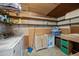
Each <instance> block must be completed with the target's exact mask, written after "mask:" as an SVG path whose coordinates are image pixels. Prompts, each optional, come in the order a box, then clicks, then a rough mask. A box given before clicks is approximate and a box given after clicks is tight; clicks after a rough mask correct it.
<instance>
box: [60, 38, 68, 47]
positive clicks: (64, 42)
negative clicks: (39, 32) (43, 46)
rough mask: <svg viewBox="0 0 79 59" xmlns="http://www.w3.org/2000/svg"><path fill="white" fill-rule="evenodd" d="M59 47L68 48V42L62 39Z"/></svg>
mask: <svg viewBox="0 0 79 59" xmlns="http://www.w3.org/2000/svg"><path fill="white" fill-rule="evenodd" d="M61 45H63V46H65V47H68V46H69V41H67V40H64V39H62V40H61Z"/></svg>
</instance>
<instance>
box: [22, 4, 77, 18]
mask: <svg viewBox="0 0 79 59" xmlns="http://www.w3.org/2000/svg"><path fill="white" fill-rule="evenodd" d="M21 6H22V11H24V13H25V12H28V13H27V14H30V15H31V14H34V15H37V16H38V15H42V16H48V17H55V18H58V17H61V16H64V15H65V14H66V13H68V12H70V11H72V10H75V9H78V8H79V3H61V4H60V3H21Z"/></svg>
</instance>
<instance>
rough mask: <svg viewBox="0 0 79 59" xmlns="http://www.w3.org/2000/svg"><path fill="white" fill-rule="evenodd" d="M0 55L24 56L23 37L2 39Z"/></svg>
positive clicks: (0, 41)
mask: <svg viewBox="0 0 79 59" xmlns="http://www.w3.org/2000/svg"><path fill="white" fill-rule="evenodd" d="M0 56H23V37H22V36H20V37H12V38H7V39H1V40H0Z"/></svg>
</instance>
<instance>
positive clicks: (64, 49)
mask: <svg viewBox="0 0 79 59" xmlns="http://www.w3.org/2000/svg"><path fill="white" fill-rule="evenodd" d="M61 51H62V52H63V53H65V54H66V55H69V53H70V42H69V41H67V40H65V39H61Z"/></svg>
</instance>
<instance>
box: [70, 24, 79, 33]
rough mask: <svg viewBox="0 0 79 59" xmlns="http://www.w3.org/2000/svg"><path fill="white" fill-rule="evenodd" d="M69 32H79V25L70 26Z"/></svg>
mask: <svg viewBox="0 0 79 59" xmlns="http://www.w3.org/2000/svg"><path fill="white" fill-rule="evenodd" d="M71 33H79V25H76V26H71Z"/></svg>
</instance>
